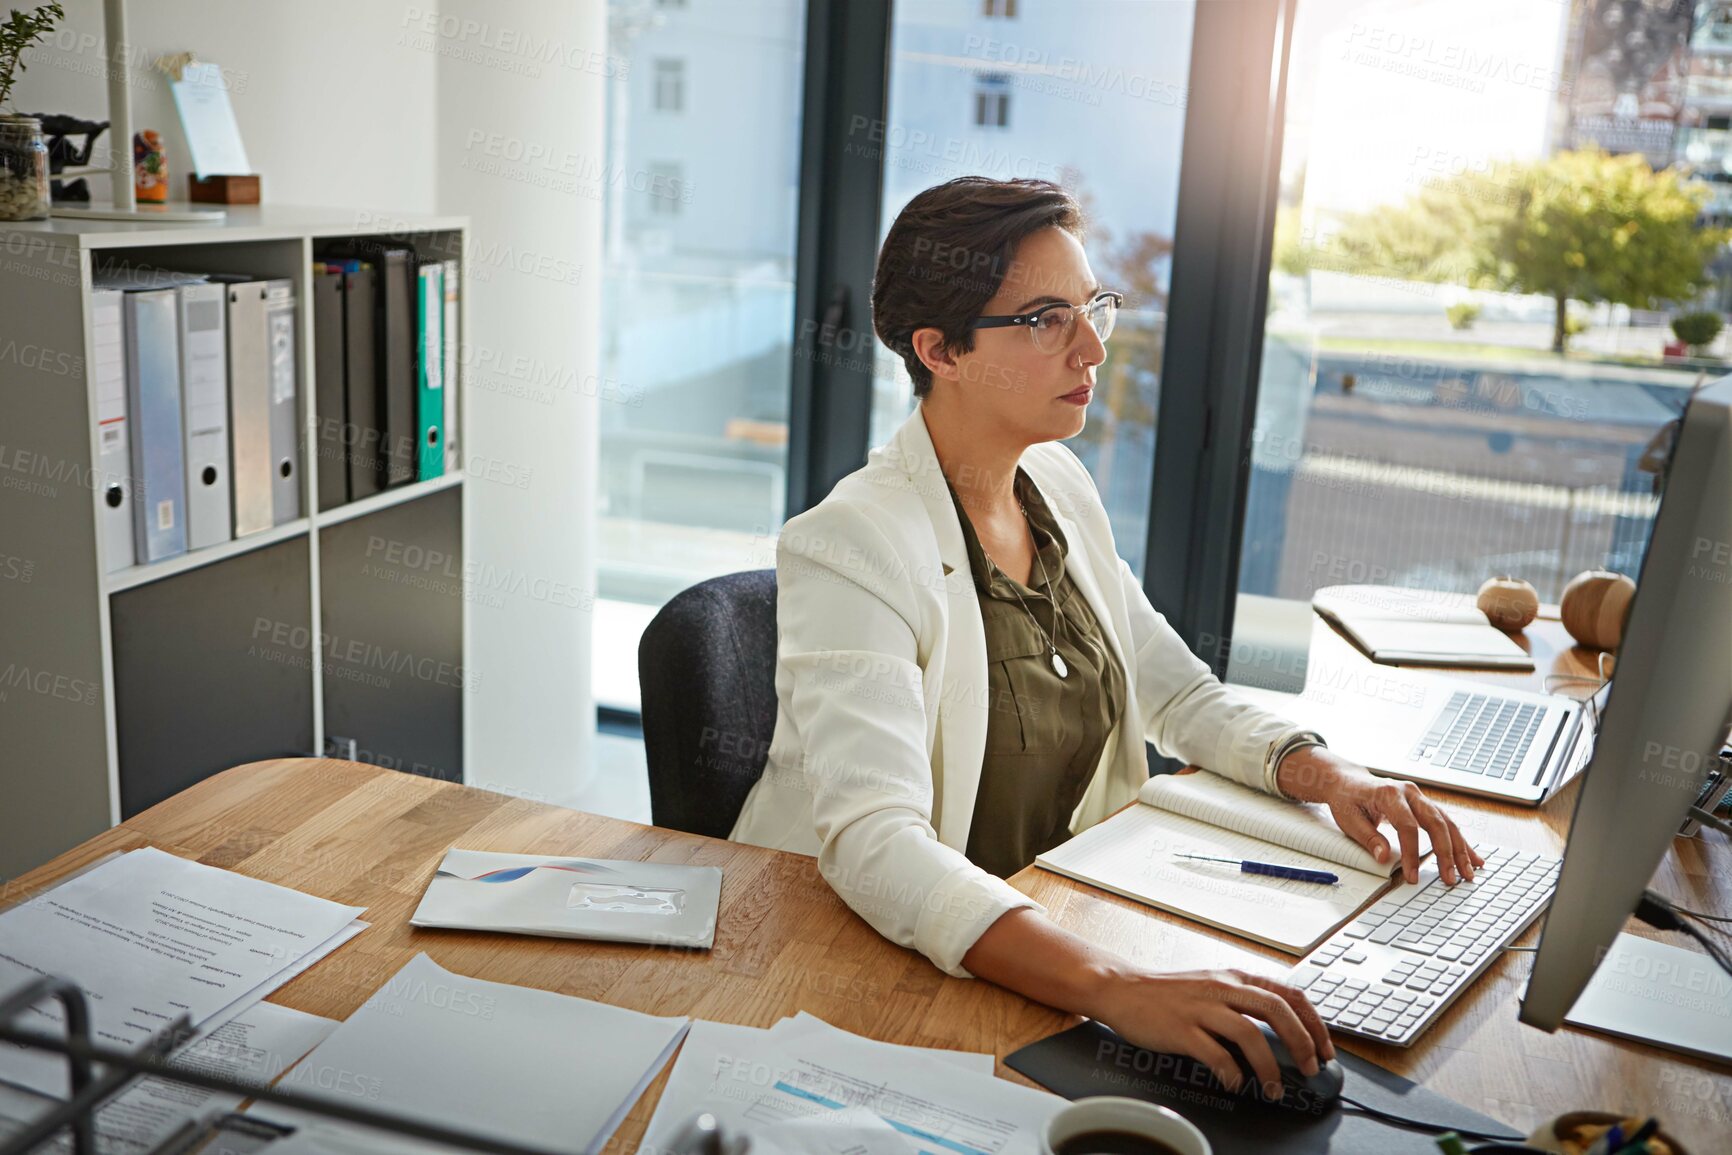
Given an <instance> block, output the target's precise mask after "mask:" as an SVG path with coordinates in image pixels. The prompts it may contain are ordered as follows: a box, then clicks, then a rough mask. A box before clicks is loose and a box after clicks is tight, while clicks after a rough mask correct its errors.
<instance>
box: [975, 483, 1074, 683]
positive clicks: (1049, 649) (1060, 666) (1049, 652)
mask: <svg viewBox="0 0 1732 1155" xmlns="http://www.w3.org/2000/svg"><path fill="white" fill-rule="evenodd" d="M1017 508H1018V509H1020V510H1022V517H1023V520H1024V521H1030V518H1029V516H1028V506H1026V505H1023V504H1022V503H1021V502H1017ZM1031 525H1032V523H1031ZM986 560H987V561H988V562H989V563H990V564H991V565H992V568H993V569H995V570H998V572H999V573H1001V574H1004V579H1005V580H1006V581H1008V582H1010V583H1011V586H1010V592H1011V593H1013V594H1015V595H1016V600H1017V604H1019V605H1020V606H1022V612H1023V613H1025V614H1027V615H1028V620H1029V621H1031V622H1033V623H1034V628H1035V629H1037V630H1040V631H1041V633H1042V634H1043V635H1045V637H1046V656H1047V659H1048V660H1049V661H1051V662H1052V668H1053V672H1054V673H1056V674H1057V675H1058V676H1059V677H1061V678H1068V677H1070V667H1069V666H1067V665H1065V661H1064V658H1063V657H1062V656H1061V655H1060V654H1059V652H1058V643H1057V638H1058V632H1057V631H1056V630H1044V629H1041V625H1040V619H1039V618H1037V617H1035V616H1034V611H1033V610H1031V609H1029V608H1028V603H1027V602H1026V601H1023V598H1022V591H1021V590H1019V589H1017V588H1016V582H1015V581H1014V579H1012V578H1011V576H1010V575H1009V574H1007V573H1004V571H1003V570H1001V569H998V563H997V562H995V561H993V560H992V558H990V557H988V558H987V559H986ZM1034 560H1035V561H1036V562H1037V563H1038V564H1039V565H1040V584H1041V585H1043V586H1045V587H1046V596H1047V597H1049V598H1051V599H1052V610H1053V613H1054V614H1061V613H1063V612H1064V611H1063V610H1061V609H1060V608H1059V604H1058V593H1057V591H1055V590H1054V589H1053V588H1052V581H1051V580H1050V579H1049V578H1048V577H1047V576H1046V561H1045V559H1043V558H1042V557H1041V556H1040V547H1039V546H1038V545H1037V546H1036V547H1035V550H1034Z"/></svg>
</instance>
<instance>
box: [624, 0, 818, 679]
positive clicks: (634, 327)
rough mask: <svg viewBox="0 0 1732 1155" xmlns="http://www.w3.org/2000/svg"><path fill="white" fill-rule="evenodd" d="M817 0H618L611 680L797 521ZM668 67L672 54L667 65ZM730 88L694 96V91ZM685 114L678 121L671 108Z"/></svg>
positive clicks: (629, 670) (631, 669) (633, 672)
mask: <svg viewBox="0 0 1732 1155" xmlns="http://www.w3.org/2000/svg"><path fill="white" fill-rule="evenodd" d="M805 8H806V5H805V0H729V3H727V4H692V5H683V4H681V5H673V4H659V5H654V6H650V5H646V4H643V3H640V2H636V0H611V2H610V3H609V6H608V12H609V28H608V34H609V44H608V52H609V56H610V58H611V59H613V60H615V61H618V62H621V64H620V66H618V67H616V68H615V70H614V72H613V74H612V81H611V83H610V86H609V92H608V99H609V108H608V110H607V150H608V155H607V157H606V164H605V169H604V171H605V172H606V174H607V178H608V179H607V181H606V185H605V194H604V196H605V201H604V208H605V214H604V215H605V227H606V237H605V247H604V257H605V260H604V265H603V267H602V268H601V269H600V270H599V273H600V275H601V278H602V292H601V301H602V310H603V313H602V326H601V332H602V340H603V348H602V382H601V388H600V389H599V390H598V393H599V396H600V399H601V405H600V408H601V460H600V504H601V508H600V510H599V519H598V526H599V529H598V540H597V551H598V555H599V574H598V584H599V590H598V594H599V597H598V601H597V606H596V615H597V616H596V631H595V636H596V644H595V662H594V672H595V690H596V697H597V700H598V701H599V702H600V703H601V704H602V705H604V706H612V707H619V708H624V709H628V710H635V709H636V708H637V695H638V690H637V664H636V661H635V660H634V657H633V656H634V655H635V653H636V650H637V642H638V636H639V634H640V633H641V632H642V629H643V626H644V625H645V624H646V623H647V622H648V620H649V618H650V617H652V616H653V615H654V613H655V611H656V610H657V609H659V608H660V606H661V605H662V604H663V603H664V602H666V601H667V600H668V599H669V598H670V597H672V596H673V595H674V594H675V593H677V592H679V591H680V590H682V589H685V588H686V587H688V586H690V585H693V584H694V583H696V582H699V581H702V580H703V579H705V578H709V577H714V576H716V575H718V574H724V573H731V572H734V571H737V570H744V569H754V568H758V567H760V566H762V565H764V564H765V560H764V558H765V550H764V541H765V538H766V535H770V534H773V533H774V532H775V531H776V530H778V529H779V528H780V526H781V522H782V516H783V508H782V507H783V504H784V494H785V488H786V470H787V421H788V397H789V372H790V362H791V337H792V333H793V329H794V325H793V277H794V274H793V265H794V244H795V222H796V215H797V207H798V180H799V176H798V174H799V164H798V158H799V147H800V145H799V141H800V122H801V109H802V98H801V82H802V73H803V60H804V44H805V26H804V24H805ZM652 64H653V66H652ZM696 91H704V92H725V93H726V94H727V98H726V99H725V100H712V101H702V100H694V101H690V102H688V101H687V100H686V95H687V94H688V92H696ZM675 109H683V110H684V111H683V115H680V116H677V117H670V116H666V115H660V114H658V110H675Z"/></svg>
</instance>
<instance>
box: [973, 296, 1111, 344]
mask: <svg viewBox="0 0 1732 1155" xmlns="http://www.w3.org/2000/svg"><path fill="white" fill-rule="evenodd" d="M1124 303H1125V295H1124V294H1123V293H1115V292H1113V291H1112V290H1111V289H1108V290H1106V291H1105V292H1101V293H1098V294H1096V295H1095V298H1094V300H1092V301H1090V302H1089V303H1088V304H1086V305H1067V304H1064V303H1063V302H1062V301H1060V302H1055V303H1053V304H1051V305H1042V306H1041V307H1040V308H1038V309H1034V310H1031V311H1030V312H1027V313H1016V314H1007V315H1004V316H997V317H977V318H975V321H974V324H972V325H970V326H969V328H971V329H1005V328H1009V327H1011V326H1013V325H1020V326H1022V327H1024V328H1026V329H1027V330H1028V335H1029V337H1031V338H1032V339H1033V340H1034V347H1035V348H1036V349H1039V350H1040V351H1041V352H1042V353H1057V352H1060V351H1061V350H1063V349H1064V348H1066V347H1067V346H1068V345H1069V344H1070V343H1071V339H1072V338H1073V337H1075V336H1076V321H1077V318H1078V317H1079V316H1083V317H1087V318H1088V320H1089V324H1090V325H1091V326H1093V327H1094V331H1095V336H1097V337H1099V338H1100V339H1101V340H1102V341H1105V340H1106V339H1107V338H1108V337H1110V336H1112V335H1113V323H1114V322H1115V321H1117V320H1118V316H1119V307H1120V306H1121V305H1123V304H1124Z"/></svg>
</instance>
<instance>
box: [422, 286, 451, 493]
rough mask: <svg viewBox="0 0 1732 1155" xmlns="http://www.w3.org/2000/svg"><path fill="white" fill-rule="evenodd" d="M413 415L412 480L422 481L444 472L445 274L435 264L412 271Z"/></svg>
mask: <svg viewBox="0 0 1732 1155" xmlns="http://www.w3.org/2000/svg"><path fill="white" fill-rule="evenodd" d="M415 284H416V299H415V305H416V309H415V315H416V317H417V318H418V320H419V321H420V325H419V327H418V331H417V334H416V337H417V340H416V349H415V352H416V354H417V356H416V358H415V361H416V366H415V368H416V373H415V376H416V386H415V412H416V416H417V417H418V418H419V419H420V421H419V425H418V428H419V429H420V431H421V436H420V443H419V446H418V447H417V450H416V461H415V476H416V477H417V478H418V479H419V480H422V481H425V480H427V479H428V478H431V477H438V476H440V475H441V474H443V473H444V472H445V438H444V435H443V433H442V432H441V430H442V428H443V426H444V423H445V390H444V388H443V386H444V375H445V364H444V361H445V338H444V329H445V270H444V267H443V265H442V264H441V263H439V262H437V261H435V262H430V263H428V264H425V265H422V266H421V267H420V268H419V269H417V270H416V274H415Z"/></svg>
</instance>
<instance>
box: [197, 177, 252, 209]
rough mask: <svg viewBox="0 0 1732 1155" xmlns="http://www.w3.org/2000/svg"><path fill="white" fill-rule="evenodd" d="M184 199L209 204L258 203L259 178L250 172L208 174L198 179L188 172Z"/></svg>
mask: <svg viewBox="0 0 1732 1155" xmlns="http://www.w3.org/2000/svg"><path fill="white" fill-rule="evenodd" d="M186 199H187V200H189V201H197V202H200V203H202V204H211V205H256V204H258V203H259V178H258V176H257V174H250V175H241V176H210V177H205V178H204V179H203V180H200V179H199V178H198V177H197V176H195V175H194V174H192V173H188V174H187V177H186Z"/></svg>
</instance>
